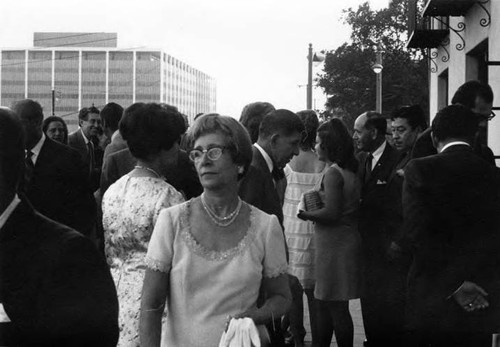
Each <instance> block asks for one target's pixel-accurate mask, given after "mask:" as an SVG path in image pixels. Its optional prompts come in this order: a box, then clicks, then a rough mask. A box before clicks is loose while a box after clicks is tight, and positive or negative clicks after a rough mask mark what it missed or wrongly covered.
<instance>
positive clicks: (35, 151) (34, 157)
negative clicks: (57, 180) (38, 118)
mask: <svg viewBox="0 0 500 347" xmlns="http://www.w3.org/2000/svg"><path fill="white" fill-rule="evenodd" d="M44 143H45V134H44V133H42V137H41V138H40V140H39V141H38V143H37V144H36V145H35V146H34V147H33V148H32V149H31V153H33V155H32V156H31V161H32V162H33V165H35V164H36V160H37V159H38V156H39V155H40V151H41V150H42V146H43V144H44Z"/></svg>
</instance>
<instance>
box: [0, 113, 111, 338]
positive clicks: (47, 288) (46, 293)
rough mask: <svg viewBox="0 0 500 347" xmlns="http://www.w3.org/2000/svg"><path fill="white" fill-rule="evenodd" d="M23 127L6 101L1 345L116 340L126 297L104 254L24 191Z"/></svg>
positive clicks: (0, 209)
mask: <svg viewBox="0 0 500 347" xmlns="http://www.w3.org/2000/svg"><path fill="white" fill-rule="evenodd" d="M24 156H25V154H24V138H23V127H22V125H21V123H20V121H19V119H18V118H17V117H16V115H15V114H14V113H13V112H12V111H10V110H7V109H0V345H2V346H110V347H111V346H116V343H117V341H118V302H117V298H116V290H115V288H114V284H113V280H112V278H111V274H110V273H109V269H108V267H107V265H106V263H105V261H104V259H103V258H102V257H101V256H100V255H99V254H98V253H97V250H96V249H95V247H94V245H92V243H91V241H90V240H88V239H87V238H85V237H83V236H82V235H81V234H79V233H78V232H76V231H74V230H73V229H70V228H68V227H66V226H64V225H62V224H59V223H57V222H54V221H53V220H51V219H48V218H46V217H45V216H43V215H41V214H40V213H38V212H37V211H36V210H34V209H33V208H32V207H31V205H30V204H29V202H28V201H27V200H26V199H25V198H24V197H23V196H22V195H21V197H20V198H19V196H18V195H17V194H16V191H17V188H18V183H19V180H20V177H21V175H22V173H23V171H24Z"/></svg>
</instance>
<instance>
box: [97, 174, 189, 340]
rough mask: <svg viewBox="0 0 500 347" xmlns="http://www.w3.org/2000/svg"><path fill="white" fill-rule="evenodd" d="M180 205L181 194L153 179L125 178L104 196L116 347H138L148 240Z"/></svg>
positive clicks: (103, 204)
mask: <svg viewBox="0 0 500 347" xmlns="http://www.w3.org/2000/svg"><path fill="white" fill-rule="evenodd" d="M181 202H184V199H183V197H182V194H181V193H179V192H178V191H177V190H175V188H174V187H172V186H171V185H170V184H168V183H167V182H165V181H164V180H162V179H159V178H152V177H130V176H128V175H125V176H123V177H121V178H120V179H119V180H117V181H116V182H115V183H114V184H112V185H111V186H110V187H109V189H108V190H107V191H106V193H105V194H104V197H103V200H102V212H103V221H102V222H103V226H104V238H105V247H106V248H105V249H106V258H107V260H108V264H109V265H110V267H111V274H112V275H113V279H114V281H115V285H116V289H117V292H118V301H119V304H120V318H119V323H120V340H119V343H118V345H119V346H127V347H129V346H139V308H140V300H141V291H142V282H143V279H144V269H145V265H144V257H145V255H146V251H147V248H148V243H149V239H150V237H151V233H152V232H153V228H154V225H155V223H156V219H157V218H158V215H159V213H160V211H161V210H162V209H163V208H165V207H170V206H173V205H177V204H179V203H181Z"/></svg>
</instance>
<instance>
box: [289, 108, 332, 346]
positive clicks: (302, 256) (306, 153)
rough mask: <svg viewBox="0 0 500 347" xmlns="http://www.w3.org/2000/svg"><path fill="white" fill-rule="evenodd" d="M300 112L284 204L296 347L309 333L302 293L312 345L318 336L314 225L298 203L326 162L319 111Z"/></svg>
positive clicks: (291, 316) (321, 175) (314, 184)
mask: <svg viewBox="0 0 500 347" xmlns="http://www.w3.org/2000/svg"><path fill="white" fill-rule="evenodd" d="M297 116H299V118H300V120H301V121H302V123H304V129H305V136H304V137H303V139H302V142H301V144H300V148H299V149H300V151H299V155H297V156H295V157H293V158H292V160H291V161H290V163H289V164H288V165H287V166H286V167H285V177H286V181H287V185H286V190H285V199H284V204H283V217H284V219H283V226H284V229H285V238H286V243H287V246H288V254H289V261H288V274H289V275H291V276H290V279H291V280H290V287H293V286H297V287H298V289H295V290H292V299H293V300H292V306H291V307H290V312H289V313H288V315H287V317H288V321H289V324H290V332H291V335H292V337H293V340H294V343H295V347H302V346H304V337H305V335H306V330H305V328H304V306H303V305H304V304H303V294H302V293H305V294H306V297H307V304H308V308H309V322H310V325H311V335H312V341H313V345H315V343H316V339H317V333H316V320H315V309H314V307H315V305H314V282H315V280H314V245H313V235H314V225H313V223H312V222H310V221H304V220H301V219H299V218H297V207H298V205H299V203H300V199H301V197H302V194H304V193H305V192H306V191H309V190H311V189H313V188H314V187H315V186H316V185H317V184H318V182H319V181H320V180H321V178H322V177H323V171H324V170H325V168H326V165H325V162H322V161H320V160H319V159H318V156H317V155H316V153H315V152H314V144H315V142H316V131H317V129H318V126H319V121H318V116H317V115H316V112H314V111H312V110H305V111H300V112H297ZM292 279H293V280H292ZM295 293H297V294H300V296H299V295H296V294H295Z"/></svg>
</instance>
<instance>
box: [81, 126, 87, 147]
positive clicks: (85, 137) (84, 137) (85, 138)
mask: <svg viewBox="0 0 500 347" xmlns="http://www.w3.org/2000/svg"><path fill="white" fill-rule="evenodd" d="M80 132H81V133H82V136H83V141H85V144H88V143H89V139H87V136H85V134H84V133H83V129H82V128H80Z"/></svg>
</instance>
